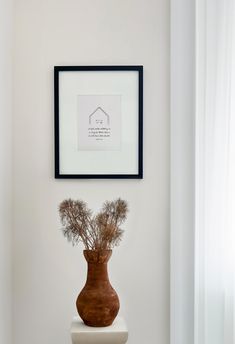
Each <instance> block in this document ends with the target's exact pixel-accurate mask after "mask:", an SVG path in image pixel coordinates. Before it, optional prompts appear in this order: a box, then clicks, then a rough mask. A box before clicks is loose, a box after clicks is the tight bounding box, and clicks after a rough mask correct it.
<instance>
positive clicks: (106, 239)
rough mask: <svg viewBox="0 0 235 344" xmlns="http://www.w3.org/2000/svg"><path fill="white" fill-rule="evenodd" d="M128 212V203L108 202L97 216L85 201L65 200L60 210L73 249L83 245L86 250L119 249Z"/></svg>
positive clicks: (65, 232) (119, 201)
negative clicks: (77, 245) (74, 246)
mask: <svg viewBox="0 0 235 344" xmlns="http://www.w3.org/2000/svg"><path fill="white" fill-rule="evenodd" d="M127 212H128V205H127V202H126V201H124V200H122V199H120V198H118V199H116V200H114V201H106V202H104V204H103V207H102V209H101V211H100V212H99V213H98V214H96V215H93V213H92V211H91V210H90V209H89V208H88V207H87V204H86V203H85V202H83V201H81V200H77V201H74V200H72V199H68V200H64V201H63V202H62V203H61V204H60V206H59V214H60V219H61V223H62V225H63V229H62V230H63V234H64V236H65V237H66V238H67V239H68V240H69V241H71V242H72V244H73V245H75V244H77V243H78V242H80V241H82V243H83V244H84V246H85V249H86V250H109V249H112V248H113V247H114V246H117V245H118V244H119V242H120V240H121V238H122V234H123V230H122V229H121V228H120V226H121V225H122V224H123V222H124V221H125V220H126V216H127Z"/></svg>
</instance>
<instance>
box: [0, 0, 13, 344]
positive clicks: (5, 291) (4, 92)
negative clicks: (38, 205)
mask: <svg viewBox="0 0 235 344" xmlns="http://www.w3.org/2000/svg"><path fill="white" fill-rule="evenodd" d="M12 15H13V13H12V2H11V1H10V0H0V166H1V168H0V343H1V344H10V343H11V306H12V305H11V236H12V227H11V220H12V207H11V200H12V198H11V196H12V188H11V184H12V144H11V139H12V137H11V134H12V129H11V124H12V109H11V78H12V71H11V65H12V63H11V62H12V61H11V49H12V29H11V28H12Z"/></svg>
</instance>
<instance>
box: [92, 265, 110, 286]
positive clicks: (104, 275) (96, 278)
mask: <svg viewBox="0 0 235 344" xmlns="http://www.w3.org/2000/svg"><path fill="white" fill-rule="evenodd" d="M108 281H109V278H108V269H107V263H88V270H87V283H89V284H90V283H96V284H98V283H99V282H100V283H102V282H108Z"/></svg>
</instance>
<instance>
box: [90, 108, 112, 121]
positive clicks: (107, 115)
mask: <svg viewBox="0 0 235 344" xmlns="http://www.w3.org/2000/svg"><path fill="white" fill-rule="evenodd" d="M99 110H100V111H102V112H103V113H104V114H105V116H106V117H107V124H108V125H109V114H107V112H105V111H104V110H103V109H102V107H100V106H98V107H97V109H95V111H93V112H92V113H91V114H90V115H89V124H91V119H92V116H93V115H94V114H95V113H96V112H97V111H99Z"/></svg>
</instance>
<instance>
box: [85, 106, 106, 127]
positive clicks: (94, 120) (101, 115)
mask: <svg viewBox="0 0 235 344" xmlns="http://www.w3.org/2000/svg"><path fill="white" fill-rule="evenodd" d="M109 121H110V118H109V114H107V112H105V111H104V110H103V109H102V107H101V106H98V107H97V108H96V109H95V111H93V112H92V113H91V114H90V115H89V124H95V125H109Z"/></svg>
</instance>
